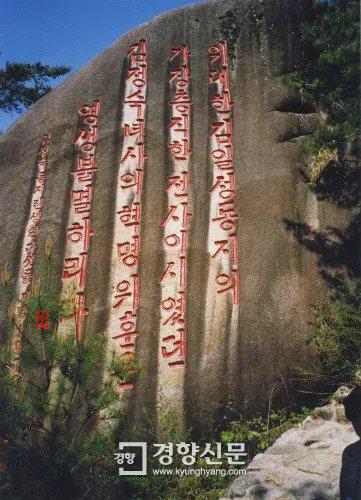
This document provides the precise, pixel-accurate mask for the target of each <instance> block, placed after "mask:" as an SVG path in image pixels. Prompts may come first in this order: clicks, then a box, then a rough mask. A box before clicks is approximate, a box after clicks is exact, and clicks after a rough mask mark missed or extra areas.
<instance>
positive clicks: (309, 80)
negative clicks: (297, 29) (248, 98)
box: [281, 0, 360, 151]
mask: <svg viewBox="0 0 361 500" xmlns="http://www.w3.org/2000/svg"><path fill="white" fill-rule="evenodd" d="M359 25H360V23H359V2H357V1H356V0H331V1H325V0H314V1H313V8H312V10H311V18H310V19H309V20H308V22H307V23H305V24H304V25H303V26H302V28H301V34H302V40H303V47H304V62H303V64H302V66H301V67H300V68H298V70H296V71H294V72H292V73H289V74H286V75H283V76H282V77H281V81H283V83H285V84H287V85H289V86H291V87H293V88H294V89H296V90H297V91H298V92H299V94H300V96H301V98H303V99H305V100H308V99H309V98H311V99H312V100H313V101H314V102H315V103H316V105H317V108H318V110H319V111H321V112H323V113H324V123H323V124H322V126H320V127H319V129H318V130H317V131H316V133H315V134H313V136H312V137H311V138H310V139H309V140H308V141H307V143H306V144H305V145H304V146H305V147H307V148H308V149H310V150H313V151H317V150H318V149H319V148H320V147H329V148H335V147H339V146H341V144H343V143H344V142H345V141H347V140H350V139H352V138H353V137H354V136H355V135H356V134H357V130H358V125H359Z"/></svg>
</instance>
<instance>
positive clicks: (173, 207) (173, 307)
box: [159, 45, 192, 367]
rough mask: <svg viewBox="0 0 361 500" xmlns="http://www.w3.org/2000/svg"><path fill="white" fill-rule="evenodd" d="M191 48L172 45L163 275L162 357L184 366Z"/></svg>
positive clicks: (168, 362)
mask: <svg viewBox="0 0 361 500" xmlns="http://www.w3.org/2000/svg"><path fill="white" fill-rule="evenodd" d="M189 60H190V52H189V49H188V47H187V46H186V45H181V46H180V47H175V48H172V50H171V54H170V57H169V59H168V62H169V79H168V83H169V86H170V102H169V104H170V109H171V116H170V119H169V122H168V149H169V152H170V158H171V164H172V166H173V168H172V173H171V175H170V176H169V178H168V183H167V187H166V192H167V201H168V206H167V213H166V216H165V218H164V220H163V222H162V227H163V229H164V237H163V248H164V254H165V267H164V272H163V275H162V277H161V281H160V282H161V287H162V300H161V325H160V353H159V354H160V356H161V357H162V358H163V359H164V360H166V362H167V364H168V366H172V367H176V366H179V365H184V363H185V355H186V328H185V314H186V287H187V251H188V230H189V220H190V217H191V215H192V214H191V212H190V203H189V164H190V155H191V150H190V107H191V100H190V93H189V92H190V76H191V75H190V68H189Z"/></svg>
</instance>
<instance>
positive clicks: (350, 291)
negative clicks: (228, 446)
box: [281, 0, 361, 391]
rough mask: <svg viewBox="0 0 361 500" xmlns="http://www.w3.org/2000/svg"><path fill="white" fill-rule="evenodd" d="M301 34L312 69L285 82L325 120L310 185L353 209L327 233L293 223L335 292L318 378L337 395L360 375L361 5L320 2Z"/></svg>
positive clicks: (312, 142)
mask: <svg viewBox="0 0 361 500" xmlns="http://www.w3.org/2000/svg"><path fill="white" fill-rule="evenodd" d="M301 31H302V39H303V46H304V56H305V57H304V63H303V65H302V66H301V67H300V68H298V70H297V71H295V72H293V73H290V74H286V75H283V76H282V77H281V80H282V81H283V83H285V84H287V85H289V86H290V87H292V88H293V89H296V90H297V91H298V93H299V95H300V97H301V99H305V100H312V101H313V102H314V103H315V105H316V108H317V110H318V111H319V113H320V115H321V117H322V120H321V123H320V126H319V127H318V129H317V130H316V132H315V133H314V134H313V135H311V136H310V137H309V138H308V139H306V140H305V141H304V143H303V148H304V150H305V151H306V152H310V153H312V154H313V157H314V160H315V162H316V163H317V160H320V161H319V163H320V164H322V165H321V166H322V168H319V165H318V166H317V175H316V176H314V178H311V176H308V179H306V181H307V182H308V185H309V187H310V189H312V190H313V191H314V192H315V194H316V196H317V198H318V199H319V200H327V201H329V202H331V203H333V204H335V205H337V206H338V207H341V208H342V209H347V210H348V212H349V216H350V218H349V220H350V222H349V224H348V226H347V227H344V228H342V229H339V228H335V227H328V228H325V229H323V230H319V231H315V230H314V229H312V228H310V227H309V226H307V225H306V224H304V223H301V222H295V221H290V220H286V221H285V224H286V228H287V229H288V230H291V231H293V233H294V235H295V237H296V238H297V239H298V240H299V242H300V243H301V244H303V245H304V246H305V247H306V248H307V249H308V250H309V251H311V252H313V253H314V254H315V255H316V256H317V259H318V263H319V266H320V270H321V275H322V277H323V278H324V279H325V282H326V283H327V284H328V285H329V287H330V289H331V304H329V305H328V306H326V307H322V308H319V309H318V310H317V313H316V318H315V324H314V327H315V329H314V336H313V339H312V343H313V344H314V345H315V346H316V348H317V350H318V352H319V354H320V364H321V366H319V367H318V368H317V369H316V370H314V371H313V373H311V374H310V375H311V378H315V380H316V382H317V379H318V380H319V381H320V382H322V383H323V382H326V383H327V384H328V385H329V389H330V391H333V390H334V389H335V388H336V386H337V385H339V384H340V383H342V384H353V383H355V374H357V373H358V372H359V370H360V353H361V334H360V331H361V329H360V326H361V295H360V285H361V274H360V246H359V242H360V227H361V217H360V213H361V210H360V208H361V206H360V183H359V181H360V163H359V158H358V157H359V150H358V149H359V148H358V141H357V132H358V126H359V3H358V2H357V1H356V0H330V1H326V0H313V8H312V10H311V17H310V19H309V21H308V22H307V23H305V24H304V26H303V27H302V30H301ZM315 162H314V163H315ZM310 180H311V182H310Z"/></svg>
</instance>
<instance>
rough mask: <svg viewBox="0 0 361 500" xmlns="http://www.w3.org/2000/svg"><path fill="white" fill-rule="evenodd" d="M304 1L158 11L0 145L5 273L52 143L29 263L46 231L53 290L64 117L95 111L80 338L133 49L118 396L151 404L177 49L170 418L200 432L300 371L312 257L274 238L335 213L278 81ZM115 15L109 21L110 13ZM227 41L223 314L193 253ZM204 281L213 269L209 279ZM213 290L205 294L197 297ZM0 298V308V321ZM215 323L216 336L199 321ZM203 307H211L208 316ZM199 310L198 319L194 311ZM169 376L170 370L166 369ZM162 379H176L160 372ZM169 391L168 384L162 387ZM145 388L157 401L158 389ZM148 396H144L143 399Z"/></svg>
mask: <svg viewBox="0 0 361 500" xmlns="http://www.w3.org/2000/svg"><path fill="white" fill-rule="evenodd" d="M307 5H308V2H307V1H306V0H302V1H299V0H283V1H279V0H262V1H256V0H238V1H237V0H212V1H209V2H206V3H200V4H197V5H194V6H190V7H186V8H183V9H179V10H175V11H171V12H169V13H167V14H165V15H162V16H160V17H159V18H157V19H155V20H153V21H151V22H149V23H147V24H144V25H142V26H139V27H138V28H136V29H134V30H132V31H131V32H129V33H127V34H125V35H124V36H122V37H121V38H119V40H118V41H117V42H116V43H115V44H114V45H113V46H112V47H110V48H109V49H107V50H106V51H105V52H103V53H102V54H101V55H99V56H98V57H97V58H95V59H94V60H93V61H91V62H90V63H89V64H88V65H87V66H85V67H84V68H82V69H81V70H79V71H78V72H77V73H75V74H74V75H73V76H71V77H70V78H68V79H67V80H66V81H65V82H64V83H62V84H61V85H60V86H59V87H57V88H56V89H55V90H54V91H52V92H51V93H50V94H49V95H47V96H45V97H44V98H42V99H41V100H40V101H39V102H37V103H36V104H35V105H34V106H32V107H31V108H30V109H29V110H28V111H27V113H26V114H25V115H24V116H23V117H21V118H20V119H19V120H18V121H17V122H16V123H15V124H14V125H13V126H12V127H11V128H10V129H9V130H8V131H7V132H6V133H5V134H3V135H2V136H1V137H0V161H1V165H0V185H1V191H0V212H1V221H0V227H1V230H0V262H1V263H4V262H5V261H8V262H9V265H10V270H11V273H12V276H13V277H16V276H18V273H19V266H20V262H19V261H20V251H21V248H22V242H23V238H24V230H25V227H26V223H27V219H28V217H29V204H30V200H31V193H32V190H33V185H34V179H35V175H36V157H37V152H38V146H39V142H40V140H41V136H42V135H43V134H45V133H47V132H50V133H51V134H52V143H51V146H50V152H49V162H48V173H47V181H46V189H45V192H44V208H43V216H42V220H41V223H40V226H39V232H38V235H37V248H38V253H37V257H36V263H35V270H36V269H40V268H41V260H42V259H43V256H42V249H43V248H44V246H45V242H46V239H47V238H48V236H49V235H51V236H52V238H53V239H54V243H55V249H56V253H57V256H58V257H59V283H60V280H61V269H62V264H61V262H62V260H63V258H64V248H65V235H66V230H67V223H68V213H69V206H70V190H71V185H72V184H71V183H72V176H71V175H70V171H71V170H73V169H74V162H75V153H74V146H73V144H72V142H73V139H74V136H75V134H76V132H77V120H78V119H77V109H78V107H79V106H81V105H83V104H91V103H92V102H93V100H94V99H99V100H100V102H101V111H100V116H99V139H98V145H97V151H96V165H97V167H98V172H97V175H96V179H95V183H94V194H93V202H92V211H91V220H92V227H93V230H94V235H93V236H92V238H91V242H90V249H89V258H88V272H87V275H88V278H87V285H86V305H87V306H88V307H89V310H90V311H89V314H88V315H87V317H86V319H85V335H87V334H91V332H93V331H96V330H100V331H105V330H106V329H107V324H108V317H109V311H110V308H111V307H112V305H111V303H110V301H109V286H110V276H111V248H112V245H113V243H114V241H113V237H114V220H115V213H116V209H117V207H115V195H116V189H117V174H118V168H119V155H120V151H121V147H122V133H121V128H120V124H121V119H122V109H123V108H122V102H123V99H124V81H125V58H126V54H127V50H128V47H129V46H130V44H132V43H135V42H137V41H138V40H140V39H146V40H147V43H148V89H147V99H148V104H147V112H146V113H147V114H146V121H145V142H146V154H147V160H146V163H145V173H144V183H143V193H142V223H141V252H140V261H139V275H140V306H139V310H138V325H137V327H138V328H137V329H138V331H139V332H140V335H139V338H138V340H137V357H138V360H139V362H140V365H141V368H142V370H141V373H140V376H139V380H138V381H137V384H136V387H135V389H134V391H133V392H132V395H131V404H132V408H133V411H134V412H135V408H138V409H139V408H143V407H144V406H149V407H150V408H152V407H156V406H157V404H158V407H159V412H162V411H164V410H165V408H166V407H167V404H168V403H167V401H168V402H169V401H171V399H172V392H171V391H170V392H167V387H163V390H164V392H165V395H164V396H165V400H166V401H165V403H162V397H160V396H159V380H158V374H157V372H158V368H157V367H158V365H159V363H158V360H159V356H160V355H161V354H160V349H159V333H158V332H159V325H160V303H161V285H160V282H159V281H160V276H161V275H162V273H163V272H164V264H165V263H164V250H163V246H162V240H163V228H162V227H161V223H162V221H163V220H164V218H165V216H166V213H167V205H166V197H165V189H166V186H167V182H168V181H167V177H168V176H169V171H168V170H169V169H168V168H167V164H168V160H169V157H168V153H167V151H168V147H167V142H168V137H167V130H168V129H167V127H168V123H167V120H168V118H169V108H168V101H167V99H168V96H169V94H167V71H168V63H167V59H168V57H169V54H170V50H171V48H172V47H177V46H180V45H181V44H185V45H187V46H188V48H189V50H190V54H191V55H190V70H191V101H192V107H191V117H190V122H191V128H190V133H191V149H192V155H191V160H190V167H189V172H190V174H189V175H190V181H189V191H190V193H189V196H190V199H191V200H192V213H193V216H192V218H191V221H190V228H189V247H188V253H187V264H188V266H187V270H188V271H187V272H188V275H187V292H186V325H185V326H186V330H187V353H186V365H185V372H184V381H182V383H181V387H180V388H181V393H182V394H183V396H184V397H183V400H181V401H180V402H179V405H180V406H182V407H183V406H184V415H183V408H179V411H180V412H181V414H182V418H183V417H184V418H185V419H186V421H187V425H192V426H197V425H200V423H202V425H208V424H211V423H212V422H213V421H214V420H215V419H216V418H217V416H218V415H219V414H222V413H224V412H225V411H226V409H227V408H232V409H235V410H238V411H242V413H246V414H247V413H252V412H254V411H256V410H257V411H259V410H262V408H264V406H265V405H266V403H267V401H268V398H269V394H270V391H271V390H275V389H277V388H280V387H283V386H284V381H286V380H287V374H288V372H289V369H290V367H294V366H295V365H296V364H297V365H307V363H308V360H309V356H310V352H309V348H308V347H306V340H307V337H308V329H309V325H308V323H309V319H310V317H311V314H312V306H313V304H314V302H315V300H316V298H317V296H318V295H319V291H320V284H319V282H318V272H317V267H316V263H315V260H314V258H313V257H312V256H311V255H310V254H309V253H308V252H307V250H306V249H304V248H302V247H301V246H299V244H298V243H297V242H296V241H295V239H294V238H293V236H292V234H290V233H288V232H286V230H285V227H284V219H290V220H301V221H303V222H306V223H308V224H310V225H311V226H312V227H314V228H315V229H317V228H322V227H324V226H326V225H337V222H338V218H339V215H338V214H337V213H335V212H334V211H333V209H330V207H328V205H326V204H325V203H323V202H322V203H321V202H318V201H317V200H316V199H315V198H314V196H313V195H312V194H311V193H310V192H309V190H308V189H307V187H306V186H305V184H304V182H303V180H302V178H301V176H300V174H299V167H301V166H302V158H301V155H300V151H299V148H298V146H297V144H296V143H295V142H294V141H293V139H294V138H297V136H300V135H305V134H308V133H310V132H312V130H314V127H315V125H316V123H317V117H316V115H315V114H314V113H313V112H312V111H313V110H312V109H311V108H310V107H307V106H304V105H301V104H300V103H299V102H298V101H297V99H296V98H295V96H293V95H291V94H290V93H289V91H288V90H287V89H285V88H283V87H282V86H281V85H280V84H279V83H277V80H276V77H277V75H279V74H280V73H282V72H283V71H285V70H290V69H292V68H293V67H294V65H295V63H297V61H299V58H300V50H299V26H300V24H301V23H302V21H303V20H304V19H305V18H306V17H307ZM115 22H116V20H115ZM220 39H224V40H226V41H227V42H228V47H229V57H230V62H231V64H230V86H231V94H232V99H233V101H234V110H233V133H234V140H233V142H234V170H235V178H236V200H235V203H236V210H237V212H238V214H239V221H238V230H237V239H238V249H239V252H238V271H239V292H240V300H239V305H238V307H237V315H236V316H235V318H236V319H235V320H234V321H233V320H232V322H231V321H230V318H229V314H228V313H227V311H228V312H229V309H227V307H228V306H226V307H225V308H223V309H222V311H219V310H218V309H217V308H213V302H212V301H213V300H214V298H212V297H211V296H210V294H209V289H208V288H207V283H208V278H209V275H210V272H211V267H212V263H211V256H210V253H209V251H208V247H207V238H208V231H209V229H208V228H209V213H210V196H211V195H210V191H211V188H212V179H211V175H212V173H211V166H210V160H209V132H210V122H211V121H212V120H214V117H213V118H212V116H211V107H210V104H209V83H208V53H207V47H208V46H209V45H211V44H213V43H216V42H217V41H218V40H220ZM212 272H213V271H212ZM212 293H213V292H212ZM3 306H5V303H3V304H2V307H1V315H2V316H1V319H2V320H3V317H4V316H3V311H4V307H3ZM206 310H208V311H209V314H211V313H212V314H214V318H213V319H214V321H215V323H214V324H215V325H216V327H214V329H215V330H216V331H215V332H213V331H211V330H209V331H207V328H208V327H206V325H209V324H211V323H212V321H213V319H212V317H206V313H205V311H206ZM213 310H214V312H212V311H213ZM207 314H208V313H207ZM175 370H176V368H175ZM174 373H175V372H174ZM173 389H174V388H173ZM157 394H158V395H157ZM157 402H158V403H157Z"/></svg>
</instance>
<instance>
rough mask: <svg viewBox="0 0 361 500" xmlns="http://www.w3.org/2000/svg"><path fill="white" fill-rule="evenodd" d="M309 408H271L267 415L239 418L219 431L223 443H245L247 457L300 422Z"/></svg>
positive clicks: (306, 414)
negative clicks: (296, 409) (294, 409)
mask: <svg viewBox="0 0 361 500" xmlns="http://www.w3.org/2000/svg"><path fill="white" fill-rule="evenodd" d="M308 415H310V410H309V409H308V408H302V409H301V410H300V411H299V412H297V413H295V412H292V411H287V410H286V409H283V410H271V411H270V412H269V415H268V416H267V417H262V416H260V417H254V418H252V419H250V420H245V419H240V420H237V421H235V422H232V423H231V425H230V428H229V429H228V430H226V431H223V432H222V433H221V437H222V442H224V443H246V448H247V451H248V454H249V458H253V457H254V456H255V455H256V454H257V453H262V452H263V451H265V450H266V449H267V448H268V447H269V446H271V445H272V444H273V443H274V442H275V441H276V439H278V438H279V437H280V436H281V434H283V433H284V432H286V431H287V430H288V429H291V428H292V427H294V426H295V425H297V424H299V423H300V422H302V421H303V420H304V419H305V418H306V417H307V416H308Z"/></svg>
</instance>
